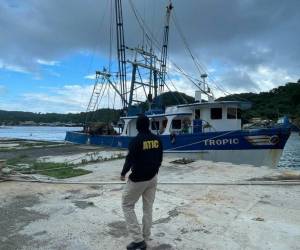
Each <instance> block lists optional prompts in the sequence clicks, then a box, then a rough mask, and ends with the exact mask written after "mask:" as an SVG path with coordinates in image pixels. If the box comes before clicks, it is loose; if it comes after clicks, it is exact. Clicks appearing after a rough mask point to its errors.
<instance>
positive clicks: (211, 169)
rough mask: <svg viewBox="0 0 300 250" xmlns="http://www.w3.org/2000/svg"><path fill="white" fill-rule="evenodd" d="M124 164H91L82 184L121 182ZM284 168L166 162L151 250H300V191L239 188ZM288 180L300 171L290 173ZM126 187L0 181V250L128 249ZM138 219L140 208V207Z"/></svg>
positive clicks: (289, 187) (81, 178) (295, 188)
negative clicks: (123, 200) (123, 205)
mask: <svg viewBox="0 0 300 250" xmlns="http://www.w3.org/2000/svg"><path fill="white" fill-rule="evenodd" d="M123 162H124V159H122V160H114V161H107V162H101V163H95V164H89V165H87V166H86V167H85V168H86V169H90V170H92V171H93V173H91V174H88V175H84V176H79V177H75V178H70V179H68V180H67V181H77V182H83V181H84V182H102V181H104V182H109V181H112V182H114V181H115V182H118V181H119V173H120V171H121V167H122V164H123ZM286 171H287V170H284V169H282V170H278V169H270V168H264V167H261V168H255V167H251V166H234V165H231V164H228V163H211V162H206V161H197V162H193V163H190V164H186V165H175V164H172V163H170V159H168V158H166V159H165V160H164V162H163V166H162V168H161V171H160V174H159V181H160V182H164V183H165V182H176V183H177V184H172V185H170V184H169V185H167V184H159V185H158V190H157V195H156V200H155V204H154V210H153V211H154V218H153V219H154V223H153V229H152V236H153V238H154V241H153V243H151V247H150V248H149V249H153V250H155V249H156V250H168V249H180V250H182V249H199V250H200V249H209V250H214V249H218V250H219V249H230V250H234V249H280V250H282V249H295V250H296V249H300V247H299V242H300V199H299V197H300V186H299V185H298V186H297V185H261V186H259V185H199V184H194V185H193V184H186V185H184V184H180V183H183V182H189V183H192V182H198V183H199V182H210V183H234V182H241V181H245V180H248V179H250V178H254V177H255V178H259V177H265V176H274V175H278V174H282V173H283V172H286ZM288 172H289V174H299V173H300V171H296V170H289V171H288ZM123 187H124V185H122V184H110V185H96V184H85V185H78V184H77V185H76V184H44V183H29V182H13V181H11V182H0V249H1V250H2V249H3V250H10V249H70V250H71V249H76V250H81V249H82V250H85V249H86V250H88V249H99V250H100V249H101V250H118V249H125V246H126V245H127V244H128V243H129V242H130V241H131V239H130V237H129V235H128V233H127V231H126V225H125V222H124V218H123V215H122V210H121V195H122V189H123ZM136 212H137V215H138V218H139V219H140V218H141V203H140V202H139V203H138V204H137V207H136Z"/></svg>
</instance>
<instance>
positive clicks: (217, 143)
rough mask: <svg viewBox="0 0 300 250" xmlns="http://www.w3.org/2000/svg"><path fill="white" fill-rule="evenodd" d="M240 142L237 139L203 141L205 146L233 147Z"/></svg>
mask: <svg viewBox="0 0 300 250" xmlns="http://www.w3.org/2000/svg"><path fill="white" fill-rule="evenodd" d="M239 143H240V141H239V139H238V138H230V139H206V140H205V141H204V144H205V146H224V145H233V144H239Z"/></svg>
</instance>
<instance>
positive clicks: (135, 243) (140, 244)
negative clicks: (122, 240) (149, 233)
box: [127, 240, 147, 250]
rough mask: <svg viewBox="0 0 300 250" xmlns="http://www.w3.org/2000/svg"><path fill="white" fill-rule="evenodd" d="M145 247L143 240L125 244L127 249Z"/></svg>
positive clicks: (133, 249)
mask: <svg viewBox="0 0 300 250" xmlns="http://www.w3.org/2000/svg"><path fill="white" fill-rule="evenodd" d="M146 248H147V245H146V242H145V241H144V240H143V241H141V242H131V243H130V244H129V245H127V250H136V249H141V250H145V249H146Z"/></svg>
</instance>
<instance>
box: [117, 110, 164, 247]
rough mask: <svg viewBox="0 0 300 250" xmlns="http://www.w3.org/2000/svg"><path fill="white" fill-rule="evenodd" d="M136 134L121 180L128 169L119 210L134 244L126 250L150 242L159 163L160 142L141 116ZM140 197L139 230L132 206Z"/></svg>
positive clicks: (144, 117) (147, 121) (160, 160)
mask: <svg viewBox="0 0 300 250" xmlns="http://www.w3.org/2000/svg"><path fill="white" fill-rule="evenodd" d="M136 129H137V130H138V132H139V133H138V135H137V136H136V137H135V138H133V139H132V141H131V142H130V144H129V152H128V155H127V157H126V161H125V164H124V166H123V170H122V172H121V177H120V179H121V180H125V175H126V173H127V172H128V171H129V170H130V169H131V174H130V175H129V178H128V182H127V183H126V186H125V189H124V191H123V196H122V208H123V213H124V216H125V220H126V224H127V230H128V231H129V233H130V235H131V236H132V239H133V242H131V243H130V244H129V245H128V246H127V249H128V250H134V249H146V248H147V245H146V241H147V240H149V239H150V235H151V226H152V206H153V202H154V199H155V192H156V186H157V173H158V170H159V167H160V165H161V162H162V154H163V149H162V143H161V140H160V139H159V137H158V136H156V135H154V134H152V133H151V132H150V130H149V119H148V117H147V116H145V115H140V116H139V117H138V119H137V122H136ZM141 196H142V197H143V229H142V230H141V228H140V226H139V224H138V220H137V217H136V214H135V212H134V206H135V204H136V202H137V201H138V200H139V198H140V197H141Z"/></svg>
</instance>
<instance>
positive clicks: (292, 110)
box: [218, 81, 300, 119]
mask: <svg viewBox="0 0 300 250" xmlns="http://www.w3.org/2000/svg"><path fill="white" fill-rule="evenodd" d="M218 100H223V101H225V100H226V101H229V100H247V101H250V102H252V104H253V106H252V108H251V110H248V111H246V112H245V114H244V118H245V119H249V118H251V117H261V118H267V119H277V118H278V117H280V116H283V115H288V116H289V117H290V118H292V119H299V118H300V81H298V82H297V83H293V82H289V83H287V84H286V85H284V86H280V87H278V88H274V89H272V90H270V91H268V92H261V93H259V94H255V93H242V94H234V95H229V96H226V97H221V98H219V99H218Z"/></svg>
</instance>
